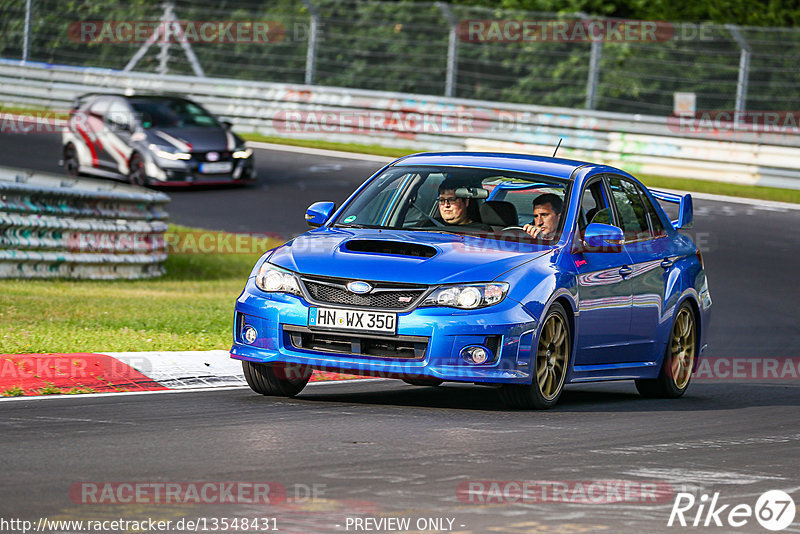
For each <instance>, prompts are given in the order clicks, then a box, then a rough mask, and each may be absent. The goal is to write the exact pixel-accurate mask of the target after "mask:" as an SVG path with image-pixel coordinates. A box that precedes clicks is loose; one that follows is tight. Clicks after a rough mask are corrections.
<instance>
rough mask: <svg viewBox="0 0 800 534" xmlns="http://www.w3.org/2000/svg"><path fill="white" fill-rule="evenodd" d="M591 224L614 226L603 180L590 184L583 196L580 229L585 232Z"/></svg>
mask: <svg viewBox="0 0 800 534" xmlns="http://www.w3.org/2000/svg"><path fill="white" fill-rule="evenodd" d="M591 223H602V224H612V221H611V213H610V212H609V210H608V205H607V204H606V195H605V194H604V187H603V182H602V180H595V181H594V182H592V183H591V184H589V185H588V186H587V187H586V189H584V190H583V195H581V213H580V217H578V227H579V228H580V229H581V230H583V229H584V228H586V226H587V225H589V224H591Z"/></svg>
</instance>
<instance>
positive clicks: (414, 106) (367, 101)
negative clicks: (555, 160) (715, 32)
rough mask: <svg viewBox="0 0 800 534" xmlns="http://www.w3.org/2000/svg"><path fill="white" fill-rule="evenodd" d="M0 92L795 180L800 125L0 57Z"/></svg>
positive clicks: (13, 99) (768, 182)
mask: <svg viewBox="0 0 800 534" xmlns="http://www.w3.org/2000/svg"><path fill="white" fill-rule="evenodd" d="M0 84H2V85H1V86H0V101H3V102H6V103H14V104H18V105H39V106H47V107H52V108H56V109H66V108H67V107H68V106H69V104H70V102H71V101H72V100H73V99H74V97H75V96H77V95H79V94H82V93H85V92H91V91H116V92H134V91H136V92H138V91H157V92H163V91H168V92H177V93H181V94H185V95H188V96H189V97H191V98H193V99H195V100H197V101H199V102H201V103H203V104H204V105H206V106H207V107H208V108H209V109H210V110H211V111H213V112H215V113H217V114H219V115H221V116H223V117H225V118H228V119H230V120H231V121H232V122H233V123H234V125H235V127H236V128H237V129H238V130H240V131H242V132H247V131H251V132H258V133H262V134H264V135H269V136H280V137H294V138H305V139H323V140H330V141H343V142H356V143H368V144H380V145H386V146H395V147H408V148H412V149H420V150H431V149H434V150H439V149H455V150H463V149H469V150H501V151H513V152H522V153H535V154H548V155H549V154H551V153H552V150H553V148H554V147H555V145H556V143H557V142H558V139H559V138H563V142H562V144H561V148H560V149H559V152H558V155H559V156H560V157H568V158H575V159H585V160H590V161H599V162H606V163H609V164H612V165H616V166H619V167H621V168H624V169H625V170H627V171H630V172H632V173H634V174H654V175H664V176H674V177H680V178H696V179H706V180H716V181H724V182H735V183H743V184H753V185H764V186H773V187H783V188H792V189H800V130H799V129H798V128H797V127H778V126H772V127H763V126H756V127H754V126H749V125H745V124H742V123H740V122H727V121H720V120H718V119H719V118H718V117H712V118H711V119H709V120H708V121H705V122H703V121H695V120H693V121H682V120H680V119H678V118H665V117H656V116H647V115H625V114H618V113H608V112H596V111H586V110H576V109H566V108H548V107H542V106H531V105H519V104H504V103H498V102H486V101H477V100H465V99H457V98H445V97H437V96H428V95H414V94H406V93H389V92H380V91H366V90H354V89H344V88H335V87H319V86H306V85H291V84H277V83H259V82H248V81H241V80H231V79H213V78H198V77H189V76H171V75H156V74H147V73H132V72H122V71H115V70H107V69H89V68H76V67H64V66H53V65H41V64H40V65H32V64H27V65H23V64H21V63H20V62H18V61H8V60H3V61H0Z"/></svg>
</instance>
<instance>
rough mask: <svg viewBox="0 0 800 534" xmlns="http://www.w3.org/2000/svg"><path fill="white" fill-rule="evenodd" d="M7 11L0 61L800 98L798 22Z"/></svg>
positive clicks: (647, 94) (456, 88)
mask: <svg viewBox="0 0 800 534" xmlns="http://www.w3.org/2000/svg"><path fill="white" fill-rule="evenodd" d="M0 13H1V14H2V17H0V57H2V58H6V59H22V60H26V61H30V62H46V63H54V64H62V65H78V66H90V67H103V68H110V69H128V70H134V71H145V72H159V73H171V74H188V75H199V76H208V77H223V78H235V79H247V80H259V81H272V82H286V83H299V84H302V83H306V84H315V85H327V86H339V87H351V88H363V89H376V90H386V91H395V92H404V93H418V94H433V95H445V96H455V97H461V98H471V99H479V100H489V101H501V102H516V103H525V104H537V105H545V106H563V107H569V108H583V107H586V108H590V109H598V110H606V111H617V112H624V113H643V114H652V115H668V114H670V113H671V112H672V110H673V96H674V93H675V92H688V93H694V94H695V95H696V108H697V109H698V110H721V109H724V110H731V109H736V110H744V109H748V110H764V111H766V110H796V109H798V107H797V106H798V105H799V104H800V97H799V96H798V94H797V92H798V89H800V72H798V69H797V68H796V66H795V63H796V58H797V57H798V56H800V29H785V28H743V27H740V28H736V27H732V26H715V25H692V24H670V23H666V22H658V23H656V22H648V21H645V22H637V21H619V20H611V19H600V18H595V17H590V16H587V15H581V14H554V13H533V12H521V11H511V10H501V9H487V8H480V7H474V6H456V5H448V4H444V3H425V2H402V1H401V2H376V1H355V0H336V1H332V0H302V1H290V0H277V1H272V2H269V3H266V2H262V1H261V0H252V1H251V0H236V1H225V0H223V1H218V2H212V1H211V0H191V1H189V0H174V1H172V2H169V3H163V2H162V3H158V2H152V1H144V0H138V1H136V0H131V1H129V2H126V3H124V4H119V3H117V2H115V1H111V0H94V1H93V2H85V3H83V2H81V3H78V2H69V3H65V2H61V1H59V0H24V1H22V0H0ZM168 23H169V24H168ZM170 24H171V25H170ZM159 28H160V29H159ZM159 32H160V33H159ZM170 32H171V33H170Z"/></svg>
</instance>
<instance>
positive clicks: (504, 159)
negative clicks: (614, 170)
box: [393, 152, 598, 180]
mask: <svg viewBox="0 0 800 534" xmlns="http://www.w3.org/2000/svg"><path fill="white" fill-rule="evenodd" d="M393 165H394V166H406V165H408V166H410V165H442V166H447V167H475V168H480V169H497V170H502V171H516V172H530V173H536V174H542V175H545V176H552V177H554V178H562V179H565V180H569V179H571V178H572V174H573V172H575V170H576V169H578V168H580V167H585V166H591V167H595V166H598V165H597V164H595V163H587V162H585V161H577V160H571V159H561V158H551V157H547V156H533V155H528V154H511V153H504V152H426V153H423V154H414V155H411V156H406V157H404V158H401V159H399V160H398V161H396V162H394V164H393Z"/></svg>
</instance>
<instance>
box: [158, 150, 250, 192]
mask: <svg viewBox="0 0 800 534" xmlns="http://www.w3.org/2000/svg"><path fill="white" fill-rule="evenodd" d="M231 161H232V163H233V171H232V172H227V173H201V172H200V169H199V165H200V163H199V162H197V161H195V160H188V161H181V160H178V161H170V160H164V159H161V158H156V157H152V158H151V159H150V160H149V161H147V162H146V163H145V170H146V172H147V177H148V178H149V179H150V183H151V185H158V186H165V187H181V186H192V185H217V184H231V183H236V184H246V183H252V182H254V181H255V180H256V170H255V165H254V163H253V158H252V157H250V158H243V159H233V160H231Z"/></svg>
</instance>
